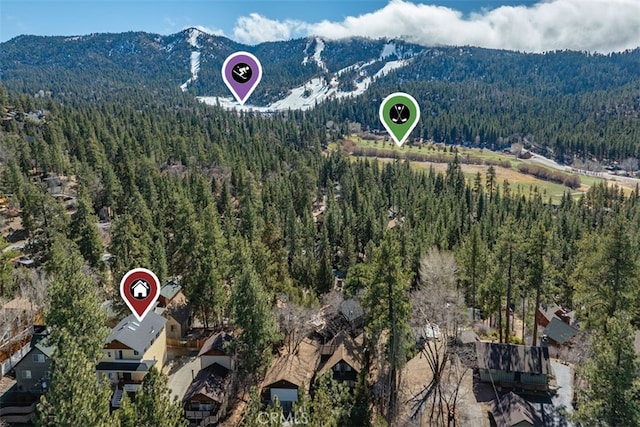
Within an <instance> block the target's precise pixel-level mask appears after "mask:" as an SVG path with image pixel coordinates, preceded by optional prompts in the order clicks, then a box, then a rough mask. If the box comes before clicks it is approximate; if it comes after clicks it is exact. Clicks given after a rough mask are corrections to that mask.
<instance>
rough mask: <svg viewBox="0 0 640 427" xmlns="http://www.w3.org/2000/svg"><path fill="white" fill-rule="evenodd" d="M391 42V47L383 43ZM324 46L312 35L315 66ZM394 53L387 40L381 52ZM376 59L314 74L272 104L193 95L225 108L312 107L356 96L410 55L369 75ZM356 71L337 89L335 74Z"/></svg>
mask: <svg viewBox="0 0 640 427" xmlns="http://www.w3.org/2000/svg"><path fill="white" fill-rule="evenodd" d="M390 45H393V48H391V47H387V46H390ZM309 47H310V44H307V47H306V48H305V50H304V54H305V57H304V59H303V61H302V63H303V64H306V63H308V61H309V60H310V58H309V56H308V54H307V49H308V48H309ZM323 49H324V42H322V40H321V39H316V49H315V52H314V54H313V57H312V59H313V61H315V62H316V63H317V64H318V66H319V67H321V68H323V69H324V70H326V67H325V64H324V62H322V58H321V56H320V55H321V53H322V50H323ZM394 54H397V51H396V48H395V44H392V43H388V44H387V45H385V48H383V51H382V54H381V56H382V55H384V56H385V57H388V56H392V55H394ZM378 61H379V59H373V60H371V61H368V62H365V63H363V64H353V65H350V66H348V67H345V68H343V69H341V70H338V71H337V72H336V73H335V74H334V75H333V77H332V78H331V81H329V82H327V80H326V79H325V78H324V77H315V78H313V79H311V80H309V81H308V82H306V83H305V84H303V85H302V86H298V87H296V88H293V89H291V91H290V92H289V94H288V95H287V96H286V97H285V98H283V99H280V100H278V101H276V102H273V103H272V104H269V105H267V106H264V107H259V106H253V105H248V104H245V105H240V104H238V103H237V102H236V101H235V100H234V99H233V98H231V97H218V96H199V97H196V99H198V100H199V101H201V102H204V103H205V104H209V105H220V106H221V107H223V108H225V109H235V110H237V111H254V112H261V113H269V112H276V111H287V110H308V109H311V108H313V107H315V106H316V105H317V104H320V103H321V102H324V101H325V100H327V99H345V98H349V97H356V96H359V95H362V94H363V93H364V92H365V91H366V90H367V89H368V88H369V86H370V85H371V83H373V82H374V81H375V80H377V79H379V78H381V77H384V76H385V75H387V74H388V73H390V72H392V71H394V70H397V69H399V68H402V67H404V66H406V65H407V64H409V63H410V62H411V59H402V60H395V61H388V62H386V63H385V64H384V66H383V67H382V68H381V69H380V70H378V71H377V72H376V73H375V74H374V75H373V76H369V75H367V72H366V70H365V68H366V67H368V66H370V65H372V64H374V63H376V62H378ZM353 71H355V72H357V74H358V77H357V78H356V79H355V81H354V82H353V90H351V91H341V90H339V89H338V87H339V83H340V80H339V78H340V77H341V76H342V75H343V74H344V73H347V72H353Z"/></svg>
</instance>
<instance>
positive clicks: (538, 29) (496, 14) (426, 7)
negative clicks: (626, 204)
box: [0, 0, 640, 52]
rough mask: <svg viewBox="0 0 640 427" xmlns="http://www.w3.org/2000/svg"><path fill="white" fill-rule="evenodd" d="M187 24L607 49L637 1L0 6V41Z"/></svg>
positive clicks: (247, 36)
mask: <svg viewBox="0 0 640 427" xmlns="http://www.w3.org/2000/svg"><path fill="white" fill-rule="evenodd" d="M189 26H201V27H202V28H204V29H207V30H208V31H210V32H212V33H216V34H221V35H225V36H227V37H229V38H232V39H234V40H236V41H239V42H243V43H248V44H256V43H260V42H263V41H272V40H286V39H290V38H297V37H305V36H312V35H318V36H322V37H325V38H341V37H350V36H365V37H404V38H407V39H408V40H409V41H413V42H416V43H421V44H424V45H432V44H450V45H474V46H483V47H491V48H504V49H513V50H523V51H547V50H553V49H574V50H588V51H598V52H610V51H619V50H623V49H628V48H635V47H638V46H640V30H638V29H639V28H640V0H541V1H535V0H431V1H418V0H390V1H385V0H344V1H342V0H198V1H196V0H185V1H178V0H133V1H128V0H86V1H84V0H65V1H62V0H0V41H6V40H9V39H11V38H13V37H15V36H17V35H20V34H36V35H69V36H71V35H83V34H89V33H95V32H124V31H131V30H134V31H136V30H141V31H147V32H152V33H159V34H171V33H175V32H178V31H180V30H182V29H184V28H186V27H189Z"/></svg>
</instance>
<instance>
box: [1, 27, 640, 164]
mask: <svg viewBox="0 0 640 427" xmlns="http://www.w3.org/2000/svg"><path fill="white" fill-rule="evenodd" d="M237 50H247V51H250V52H252V53H254V54H255V55H256V56H257V57H258V58H259V59H260V60H261V62H262V66H263V69H264V75H263V79H262V81H261V83H260V85H259V86H258V87H257V89H256V91H255V93H254V94H253V95H252V97H251V100H250V103H251V104H252V105H256V106H268V105H271V104H272V103H274V102H276V101H278V100H283V99H285V98H286V97H287V96H288V95H289V94H290V93H291V91H292V90H293V89H295V88H302V89H300V93H303V95H302V96H303V97H304V96H306V95H304V93H307V94H308V93H309V92H313V90H312V88H313V87H317V86H318V85H319V86H320V89H318V90H320V91H321V92H322V95H321V96H320V97H319V99H320V102H319V106H318V107H316V108H315V109H316V110H318V111H317V112H316V113H314V117H315V118H317V119H318V120H319V119H321V120H319V121H320V122H323V124H324V123H326V122H327V121H329V120H332V121H337V122H339V123H345V122H346V121H350V122H357V123H360V124H361V125H362V126H364V127H365V128H371V129H373V128H378V127H379V123H378V101H379V100H380V99H383V98H384V97H385V96H386V95H387V94H388V93H390V92H393V91H397V90H402V91H405V92H409V93H411V94H412V95H413V96H414V97H415V98H416V99H417V100H418V102H419V103H420V105H421V109H422V112H423V114H422V117H421V121H420V123H419V125H418V128H417V129H416V134H417V135H418V136H420V137H423V138H425V139H429V138H432V139H433V140H434V141H436V142H445V143H448V144H455V143H460V144H465V145H472V146H484V147H490V148H492V147H493V148H500V147H503V146H508V145H509V144H510V143H511V142H512V141H520V142H524V143H525V144H526V147H527V148H533V150H534V151H536V152H538V153H540V154H544V155H547V156H549V157H552V158H555V159H556V160H558V161H560V162H563V163H568V164H570V163H571V162H572V161H573V160H574V156H578V157H580V158H582V159H591V158H595V159H597V160H598V161H605V162H610V161H622V160H623V159H625V158H627V157H634V158H638V157H640V146H639V144H638V141H639V140H640V135H639V134H638V129H640V124H639V121H640V118H639V116H638V114H639V110H640V77H639V75H638V73H637V70H638V69H640V50H638V49H635V50H633V51H626V52H621V53H613V54H609V55H602V54H588V53H582V52H571V51H557V52H549V53H545V54H529V53H520V52H512V51H499V50H489V49H480V48H473V47H423V46H417V45H412V44H409V43H405V42H403V41H401V40H368V39H358V38H354V39H346V40H338V41H330V40H321V39H319V38H309V39H298V40H291V41H286V42H271V43H262V44H258V45H256V46H245V45H241V44H238V43H235V42H233V41H231V40H229V39H226V38H224V37H219V36H213V35H209V34H206V33H203V32H201V31H199V30H196V29H187V30H184V31H182V32H180V33H177V34H173V35H170V36H159V35H154V34H146V33H122V34H92V35H87V36H77V37H34V36H20V37H17V38H15V39H13V40H10V41H8V42H5V43H2V44H1V45H0V76H1V78H2V82H3V83H4V84H5V86H6V87H7V88H9V89H11V90H16V91H19V92H23V93H29V94H36V93H38V92H39V91H40V90H42V91H44V93H45V94H48V93H50V94H51V96H53V97H54V98H56V99H58V100H60V101H62V100H64V101H65V102H75V100H76V99H79V98H81V99H85V100H113V97H114V96H117V95H116V94H120V95H123V96H126V94H127V93H133V94H136V93H137V92H139V91H140V88H142V87H145V88H146V91H148V93H149V94H150V95H151V96H153V97H154V98H156V99H157V100H160V99H162V100H171V99H175V98H176V97H179V93H178V92H179V91H180V88H181V87H183V89H184V90H185V91H186V94H189V95H192V96H224V97H227V96H229V93H228V90H227V88H226V87H225V86H224V84H223V82H222V80H221V78H220V67H221V65H222V62H223V61H224V59H225V58H226V56H227V55H229V54H230V53H232V52H234V51H237ZM192 54H196V56H195V57H193V56H191V55H192ZM384 67H390V68H389V71H388V72H383V73H381V74H380V75H377V73H378V72H380V71H381V70H382V69H383V68H384ZM196 70H197V71H196ZM374 77H375V78H374ZM314 78H315V80H313V81H312V79H314ZM318 79H319V80H318ZM331 82H335V83H336V85H337V86H336V88H333V87H332V86H331V84H332V83H331ZM358 85H361V86H363V87H362V88H361V89H360V90H358ZM334 90H337V91H338V92H339V93H338V94H339V95H340V96H338V95H336V92H334ZM146 91H145V92H146ZM362 91H364V92H363V94H360V95H358V96H355V95H356V94H359V93H360V92H362ZM332 93H333V95H332ZM350 94H353V95H354V97H353V98H352V99H350V97H349V95H350ZM136 96H142V95H141V94H140V95H137V94H136V95H134V97H136ZM303 101H304V100H303ZM315 103H316V101H312V102H311V104H310V106H311V107H314V106H315ZM284 105H285V107H286V104H284ZM281 108H284V107H281Z"/></svg>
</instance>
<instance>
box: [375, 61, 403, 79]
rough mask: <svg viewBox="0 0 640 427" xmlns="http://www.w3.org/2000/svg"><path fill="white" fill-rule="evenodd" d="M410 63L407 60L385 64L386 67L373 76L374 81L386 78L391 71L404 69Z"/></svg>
mask: <svg viewBox="0 0 640 427" xmlns="http://www.w3.org/2000/svg"><path fill="white" fill-rule="evenodd" d="M408 63H409V61H407V60H406V59H403V60H398V61H389V62H387V63H386V64H384V67H382V68H381V69H379V70H378V72H377V73H375V74H374V75H373V79H374V80H375V79H378V78H380V77H383V76H386V75H387V74H389V73H390V72H391V71H393V70H397V69H398V68H402V67H404V66H405V65H407V64H408Z"/></svg>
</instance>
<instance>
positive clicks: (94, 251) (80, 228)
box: [70, 189, 104, 269]
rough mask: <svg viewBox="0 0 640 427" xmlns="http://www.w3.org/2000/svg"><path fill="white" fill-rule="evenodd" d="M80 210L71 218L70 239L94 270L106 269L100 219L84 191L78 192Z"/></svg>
mask: <svg viewBox="0 0 640 427" xmlns="http://www.w3.org/2000/svg"><path fill="white" fill-rule="evenodd" d="M77 200H78V209H77V210H76V213H75V214H74V215H73V217H72V218H71V224H70V237H71V238H72V239H73V240H74V241H75V242H76V243H77V244H78V248H79V249H80V253H81V254H82V256H83V257H84V259H85V260H86V261H87V262H88V263H89V265H90V266H91V267H93V268H100V269H102V268H104V263H103V262H102V253H103V252H104V248H103V246H102V240H101V239H100V235H99V234H98V228H97V227H96V223H97V222H98V218H97V217H96V216H95V215H94V214H93V212H92V206H91V202H90V201H89V198H88V196H87V194H86V192H85V191H84V190H82V189H79V191H78V199H77Z"/></svg>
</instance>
